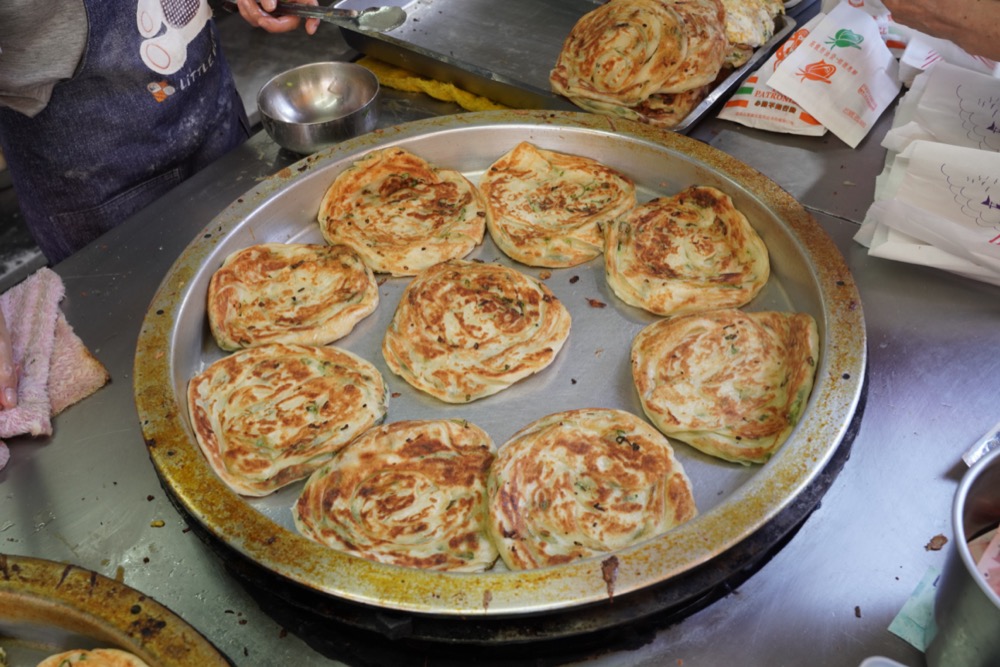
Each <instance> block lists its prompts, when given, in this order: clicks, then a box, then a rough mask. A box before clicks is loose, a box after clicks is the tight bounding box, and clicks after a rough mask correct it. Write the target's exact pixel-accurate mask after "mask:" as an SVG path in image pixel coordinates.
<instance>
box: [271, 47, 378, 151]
mask: <svg viewBox="0 0 1000 667" xmlns="http://www.w3.org/2000/svg"><path fill="white" fill-rule="evenodd" d="M378 97H379V84H378V77H376V76H375V74H374V73H373V72H372V71H371V70H369V69H366V68H364V67H362V66H361V65H357V64H354V63H344V62H322V63H310V64H308V65H301V66H299V67H295V68H293V69H290V70H288V71H286V72H282V73H281V74H278V75H276V76H274V77H273V78H272V79H271V80H270V81H268V82H267V83H265V84H264V85H263V86H262V87H261V89H260V92H259V93H257V109H258V110H259V111H260V119H261V123H262V124H263V125H264V129H265V130H266V131H267V133H268V135H270V137H271V138H272V139H274V141H275V142H277V144H278V145H279V146H281V147H282V148H287V149H288V150H290V151H294V152H296V153H301V154H303V155H309V154H311V153H315V152H316V151H319V150H322V149H324V148H328V147H330V146H332V145H334V144H336V143H339V142H341V141H344V140H345V139H350V138H352V137H356V136H358V135H359V134H364V133H366V132H370V131H372V130H374V129H375V124H376V123H377V122H378Z"/></svg>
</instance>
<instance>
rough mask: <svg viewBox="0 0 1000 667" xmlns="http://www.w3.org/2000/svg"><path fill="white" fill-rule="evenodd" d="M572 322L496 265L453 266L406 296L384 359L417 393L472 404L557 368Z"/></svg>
mask: <svg viewBox="0 0 1000 667" xmlns="http://www.w3.org/2000/svg"><path fill="white" fill-rule="evenodd" d="M570 323H571V322H570V315H569V311H568V310H566V307H565V306H564V305H563V304H562V303H561V302H560V301H559V300H558V299H557V298H556V297H555V296H554V295H553V294H552V292H551V291H549V288H548V287H546V286H545V285H543V284H542V283H541V282H539V281H537V280H535V279H534V278H531V277H529V276H526V275H524V274H523V273H520V272H519V271H515V270H514V269H511V268H509V267H505V266H501V265H499V264H485V263H479V262H468V261H465V260H450V261H448V262H442V263H441V264H438V265H436V266H432V267H431V268H429V269H427V270H425V271H423V272H422V273H421V274H420V275H418V276H416V277H415V278H414V279H413V280H412V281H411V282H410V284H409V285H408V286H407V287H406V289H405V290H404V291H403V294H402V296H401V297H400V301H399V306H398V307H397V308H396V312H395V314H394V315H393V319H392V322H391V323H390V325H389V328H388V330H387V331H386V334H385V338H384V339H383V341H382V355H383V356H384V357H385V361H386V363H387V364H388V365H389V368H390V369H391V370H392V372H394V373H396V374H397V375H399V376H400V377H402V378H403V379H404V380H406V381H407V382H408V383H410V384H411V385H413V386H414V387H416V388H417V389H419V390H421V391H424V392H426V393H428V394H430V395H431V396H434V397H436V398H439V399H441V400H442V401H445V402H447V403H468V402H470V401H474V400H476V399H478V398H482V397H484V396H490V395H492V394H495V393H497V392H498V391H500V390H502V389H505V388H506V387H509V386H510V385H512V384H514V383H515V382H517V381H518V380H520V379H522V378H525V377H527V376H529V375H531V374H533V373H537V372H539V371H540V370H542V369H543V368H545V367H546V366H548V365H549V364H550V363H552V360H553V359H555V356H556V354H557V353H558V352H559V350H560V349H561V348H562V346H563V343H564V342H565V341H566V338H567V337H568V336H569V329H570Z"/></svg>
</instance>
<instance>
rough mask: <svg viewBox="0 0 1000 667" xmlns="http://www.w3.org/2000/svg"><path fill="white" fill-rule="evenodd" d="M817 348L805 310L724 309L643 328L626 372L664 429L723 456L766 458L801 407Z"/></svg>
mask: <svg viewBox="0 0 1000 667" xmlns="http://www.w3.org/2000/svg"><path fill="white" fill-rule="evenodd" d="M818 358H819V333H818V330H817V326H816V321H815V320H814V319H813V318H812V316H810V315H807V314H805V313H782V312H752V313H744V312H742V311H740V310H734V309H723V310H715V311H709V312H705V313H697V314H693V315H682V316H679V317H673V318H670V319H666V320H660V321H658V322H655V323H653V324H651V325H649V326H647V327H646V328H645V329H643V330H642V331H640V332H639V334H638V335H637V336H636V337H635V339H634V340H633V342H632V378H633V380H634V382H635V387H636V390H637V391H638V392H639V399H640V401H641V402H642V407H643V410H644V411H645V412H646V415H647V416H648V417H649V419H650V420H651V421H652V422H653V423H654V424H655V425H656V427H657V428H658V429H660V431H662V432H663V433H665V434H666V435H668V436H670V437H672V438H677V439H678V440H682V441H683V442H686V443H688V444H690V445H691V446H693V447H696V448H697V449H699V450H701V451H703V452H705V453H706V454H710V455H712V456H717V457H719V458H721V459H725V460H727V461H735V462H738V463H747V464H748V463H763V462H764V461H766V460H767V459H769V458H770V457H771V456H772V455H773V454H774V452H775V451H776V450H777V449H778V448H779V447H780V446H781V445H782V443H784V442H785V440H786V439H787V438H788V436H789V434H791V432H792V429H793V428H794V427H795V424H796V422H797V421H798V420H799V417H800V416H801V415H802V412H803V410H805V407H806V403H807V401H808V400H809V394H810V392H811V391H812V386H813V381H814V376H815V373H816V364H817V360H818Z"/></svg>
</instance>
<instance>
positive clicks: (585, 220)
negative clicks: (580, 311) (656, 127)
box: [479, 142, 635, 268]
mask: <svg viewBox="0 0 1000 667" xmlns="http://www.w3.org/2000/svg"><path fill="white" fill-rule="evenodd" d="M479 189H480V190H481V191H482V193H483V195H484V196H485V198H486V206H487V211H488V214H489V215H488V217H487V219H486V226H487V229H489V232H490V236H491V237H492V238H493V241H494V242H495V243H496V244H497V246H498V247H499V248H500V250H502V251H503V252H504V253H505V254H506V255H507V256H508V257H510V258H511V259H514V260H516V261H518V262H521V263H522V264H527V265H529V266H544V267H550V268H559V267H568V266H576V265H577V264H583V263H584V262H587V261H590V260H591V259H593V258H595V257H597V256H598V255H600V254H601V252H602V250H603V247H604V238H603V236H602V234H601V230H600V227H599V226H598V224H599V223H600V222H601V221H602V220H608V219H612V218H615V217H617V216H618V215H620V214H622V213H624V212H625V211H627V210H629V209H630V208H632V207H633V206H634V205H635V185H634V184H633V183H632V181H631V180H629V179H628V178H627V177H625V176H624V175H622V174H621V173H619V172H618V171H616V170H615V169H612V168H611V167H608V166H605V165H603V164H601V163H600V162H599V161H597V160H594V159H592V158H588V157H583V156H579V155H570V154H567V153H559V152H556V151H550V150H545V149H542V148H538V147H537V146H534V145H532V144H530V143H528V142H522V143H520V144H518V145H517V146H515V147H514V148H513V149H512V150H510V151H509V152H508V153H507V154H505V155H504V156H503V157H501V158H500V159H498V160H497V161H496V162H494V163H493V164H492V165H490V167H489V168H488V169H487V170H486V171H485V173H484V174H483V175H482V177H481V178H480V181H479Z"/></svg>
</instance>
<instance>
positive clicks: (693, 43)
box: [656, 0, 729, 94]
mask: <svg viewBox="0 0 1000 667" xmlns="http://www.w3.org/2000/svg"><path fill="white" fill-rule="evenodd" d="M669 5H670V7H671V8H672V9H673V10H674V11H676V12H677V13H678V14H679V15H680V17H681V19H682V21H683V26H684V34H685V36H686V38H687V50H686V52H685V54H684V58H683V60H681V61H680V63H679V64H678V66H677V69H676V70H674V71H673V73H672V74H671V75H670V76H669V77H667V79H666V80H665V81H664V82H663V83H662V85H661V86H660V88H659V89H658V90H657V91H656V93H658V94H662V93H683V92H685V91H688V90H692V89H694V88H700V87H702V86H706V85H708V84H710V83H712V82H714V81H715V79H716V78H717V77H718V76H719V70H721V69H722V66H723V64H725V61H726V53H727V51H728V48H729V40H727V39H726V27H725V22H726V10H725V8H724V7H723V6H722V0H675V1H674V2H670V3H669Z"/></svg>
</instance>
